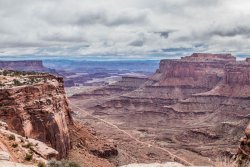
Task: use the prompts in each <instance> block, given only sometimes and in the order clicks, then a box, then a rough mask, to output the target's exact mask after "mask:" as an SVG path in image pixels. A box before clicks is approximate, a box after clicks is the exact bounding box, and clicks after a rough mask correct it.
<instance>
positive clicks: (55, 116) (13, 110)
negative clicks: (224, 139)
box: [0, 74, 71, 158]
mask: <svg viewBox="0 0 250 167" xmlns="http://www.w3.org/2000/svg"><path fill="white" fill-rule="evenodd" d="M13 78H14V79H13ZM32 78H33V79H32ZM2 80H5V82H3V84H2V88H0V104H1V106H0V119H1V120H3V121H5V122H6V123H7V124H8V125H9V128H10V130H13V131H15V132H16V133H18V134H20V135H22V136H27V137H31V138H34V139H37V140H39V141H42V142H45V143H47V144H49V145H50V146H52V147H53V148H55V149H56V150H57V151H58V152H59V157H60V158H63V157H66V155H67V153H68V151H69V149H70V138H69V132H68V128H67V122H68V123H69V122H70V121H71V119H70V113H69V112H70V109H69V107H68V101H67V98H66V96H65V92H64V88H63V80H62V78H58V77H55V76H52V75H47V74H44V75H25V76H21V75H16V76H13V75H12V76H8V74H7V76H5V77H4V79H2ZM9 80H14V85H10V83H11V82H10V83H9V84H7V83H8V81H9ZM15 80H20V81H21V80H24V81H25V82H30V83H28V84H27V83H25V84H24V83H19V82H17V81H15ZM34 80H35V81H34ZM31 81H32V82H31ZM16 82H17V83H16ZM15 84H16V85H15ZM4 85H7V86H4Z"/></svg>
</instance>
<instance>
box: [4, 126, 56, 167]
mask: <svg viewBox="0 0 250 167" xmlns="http://www.w3.org/2000/svg"><path fill="white" fill-rule="evenodd" d="M0 125H1V126H0V166H1V165H2V166H4V165H3V164H5V165H8V166H10V167H11V166H15V165H16V166H25V165H24V164H37V163H39V162H43V163H46V162H47V160H48V159H51V158H56V157H57V155H58V152H57V151H56V150H54V149H53V148H51V147H49V146H47V145H46V144H45V143H43V142H41V141H38V140H35V139H31V138H26V137H23V136H20V135H18V134H16V133H13V132H10V131H9V130H7V129H8V125H7V124H6V123H4V122H0ZM18 163H22V164H18Z"/></svg>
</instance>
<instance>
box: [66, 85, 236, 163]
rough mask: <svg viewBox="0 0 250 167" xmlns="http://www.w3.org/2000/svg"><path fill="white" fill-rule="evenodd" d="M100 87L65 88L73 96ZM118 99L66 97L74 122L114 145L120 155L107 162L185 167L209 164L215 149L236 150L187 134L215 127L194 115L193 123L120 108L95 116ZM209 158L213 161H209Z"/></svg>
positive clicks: (208, 138) (206, 137)
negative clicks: (170, 163)
mask: <svg viewBox="0 0 250 167" xmlns="http://www.w3.org/2000/svg"><path fill="white" fill-rule="evenodd" d="M100 88H101V87H92V88H91V87H86V88H85V87H81V88H78V87H75V89H74V88H70V89H68V90H67V92H69V94H70V92H71V94H72V92H74V90H77V91H76V92H78V93H84V92H85V93H86V92H89V91H90V92H92V91H93V90H95V89H100ZM120 96H121V94H116V95H113V96H108V97H107V96H103V97H101V96H99V97H97V96H95V95H93V96H89V95H86V96H85V97H83V96H81V98H80V99H79V98H74V97H70V98H69V99H70V106H71V108H72V110H73V111H74V113H75V114H74V117H75V118H76V119H77V120H79V121H81V122H83V123H85V124H86V125H88V126H90V127H93V129H95V131H96V135H97V136H100V137H102V138H106V139H107V140H112V142H114V143H115V144H116V145H117V147H118V151H119V155H118V157H116V158H114V159H111V160H110V161H111V162H113V163H114V164H116V165H119V166H120V165H126V164H131V163H154V162H167V161H174V160H175V161H177V162H178V161H180V162H181V163H184V164H187V165H193V164H194V165H211V164H213V162H214V160H215V157H214V156H213V150H214V149H215V148H216V150H218V149H221V150H224V149H225V147H226V148H227V149H226V150H235V151H236V148H237V146H238V143H237V140H238V139H236V142H235V144H233V145H232V144H230V145H229V144H228V142H227V141H223V140H222V141H221V140H218V141H216V142H214V141H213V142H211V141H208V140H213V139H210V136H206V135H204V136H203V135H199V134H198V135H197V136H195V135H196V134H195V133H193V134H191V133H190V134H187V132H190V130H194V129H197V128H199V129H206V128H208V127H211V126H214V125H211V124H209V123H207V122H206V121H205V119H206V116H201V117H200V116H197V117H194V119H193V120H190V119H189V118H187V119H188V120H186V119H172V118H171V119H170V118H168V117H166V116H165V115H164V114H163V113H161V112H157V111H149V112H147V113H146V114H145V113H139V112H133V111H126V112H124V111H122V109H121V108H120V109H119V108H117V109H114V111H112V112H110V111H108V112H105V110H103V111H102V112H101V113H98V114H97V113H96V110H95V106H97V105H98V104H103V103H106V102H107V101H110V100H112V99H117V98H119V97H120ZM119 110H120V111H119ZM194 122H195V123H194ZM190 135H191V136H190ZM187 136H189V137H187ZM196 137H197V139H196V140H195V138H196ZM202 138H203V139H202ZM211 138H212V137H211ZM188 139H190V140H189V141H187V140H188ZM202 140H203V141H202ZM206 142H207V143H206ZM220 147H221V148H220ZM197 150H200V152H202V151H205V152H210V155H208V156H207V157H206V156H204V155H201V153H200V152H199V151H197ZM211 157H212V158H213V159H210V158H211ZM218 158H219V157H218Z"/></svg>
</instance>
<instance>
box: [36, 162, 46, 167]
mask: <svg viewBox="0 0 250 167" xmlns="http://www.w3.org/2000/svg"><path fill="white" fill-rule="evenodd" d="M37 167H46V165H45V163H44V162H39V163H38V165H37Z"/></svg>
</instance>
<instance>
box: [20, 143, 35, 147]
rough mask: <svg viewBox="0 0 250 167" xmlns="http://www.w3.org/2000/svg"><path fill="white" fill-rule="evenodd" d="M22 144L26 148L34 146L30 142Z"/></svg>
mask: <svg viewBox="0 0 250 167" xmlns="http://www.w3.org/2000/svg"><path fill="white" fill-rule="evenodd" d="M22 146H23V147H25V148H31V147H32V146H33V144H32V143H30V142H29V143H27V144H24V145H22Z"/></svg>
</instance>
